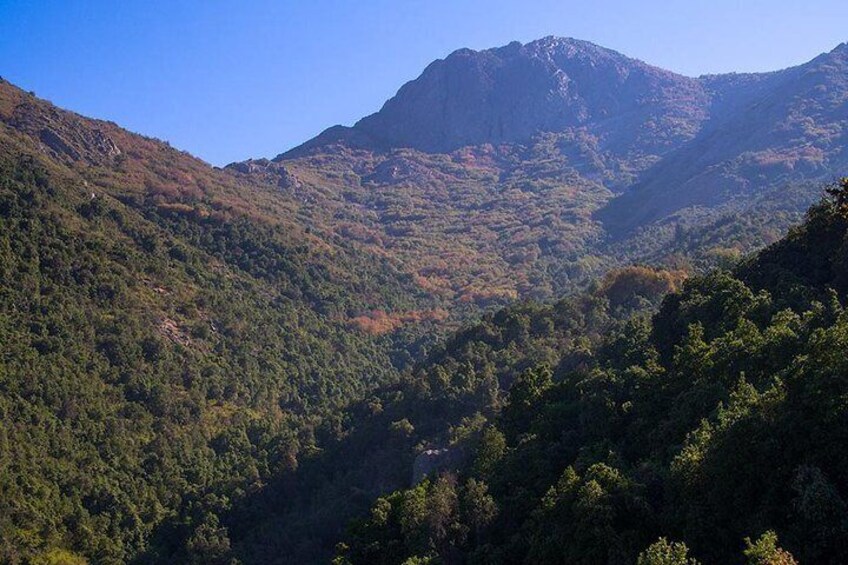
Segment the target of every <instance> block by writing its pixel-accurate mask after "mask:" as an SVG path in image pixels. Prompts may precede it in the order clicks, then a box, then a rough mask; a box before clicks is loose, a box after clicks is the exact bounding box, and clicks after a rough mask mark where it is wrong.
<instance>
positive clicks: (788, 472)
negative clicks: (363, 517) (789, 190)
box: [343, 197, 848, 564]
mask: <svg viewBox="0 0 848 565" xmlns="http://www.w3.org/2000/svg"><path fill="white" fill-rule="evenodd" d="M846 241H848V215H846V214H845V212H844V208H843V207H842V206H841V205H840V203H839V201H838V197H834V198H833V199H832V200H828V201H825V202H823V203H821V204H820V205H818V206H816V207H814V208H813V209H812V210H811V211H810V213H809V214H808V217H807V220H806V222H805V223H804V224H803V225H802V226H800V227H799V228H797V229H795V230H793V232H792V233H790V234H789V236H787V237H786V238H785V239H783V240H781V241H779V242H777V243H776V244H774V245H773V246H771V247H770V248H768V249H766V250H764V251H763V252H761V253H760V254H758V255H757V256H756V257H753V258H751V259H750V260H748V261H746V262H745V263H743V264H742V265H740V266H739V267H738V268H737V269H736V270H735V271H733V272H727V271H720V272H715V273H712V274H710V275H707V276H704V277H698V278H695V279H692V280H690V281H687V282H686V284H685V285H684V287H683V289H682V291H680V292H679V293H677V294H672V295H669V296H668V297H667V298H666V299H665V300H664V302H663V304H662V307H661V308H660V309H659V311H658V313H657V314H656V315H655V316H654V317H653V319H652V320H651V321H650V323H649V324H647V323H645V321H644V319H641V320H640V319H639V318H636V319H634V320H632V321H627V322H609V323H607V325H606V326H604V327H605V328H606V330H605V332H604V335H602V336H595V337H589V336H587V338H588V339H586V341H585V342H584V343H583V344H582V345H581V342H580V340H579V339H576V337H577V336H573V337H572V338H570V339H569V340H567V341H566V340H560V341H558V342H557V345H556V346H554V348H553V350H552V357H557V356H559V358H560V362H559V363H558V365H557V370H556V371H555V372H554V373H553V375H551V374H550V373H549V371H548V370H547V369H546V368H545V367H544V364H543V363H537V364H536V365H535V366H534V367H530V368H527V367H520V368H518V367H517V366H516V365H513V367H515V368H514V369H513V370H514V371H516V373H515V374H516V375H517V377H515V380H514V383H513V385H512V388H511V390H510V392H509V395H508V396H507V399H506V402H505V403H504V404H503V408H502V409H500V410H498V411H497V415H496V416H495V420H494V422H495V427H491V426H488V427H485V426H482V427H481V429H484V431H483V432H482V433H481V434H480V436H479V440H478V441H477V443H476V444H475V445H476V454H475V455H474V456H473V457H472V458H471V459H470V461H471V463H470V464H469V465H466V466H464V467H462V468H461V469H460V474H459V479H458V481H459V482H461V481H462V480H464V479H463V477H469V479H467V480H472V479H473V480H485V482H486V484H487V486H488V488H487V492H488V493H489V495H490V496H491V497H492V503H493V505H494V506H496V507H497V509H498V512H497V515H496V516H495V517H494V519H493V520H492V521H491V522H490V523H489V525H488V526H486V527H484V528H482V529H479V531H477V532H476V535H475V536H473V537H471V536H468V537H465V538H464V539H461V538H456V539H455V540H454V545H453V546H451V548H450V550H449V551H441V550H440V549H439V546H438V545H437V544H434V543H430V544H429V545H426V544H425V546H426V547H429V553H426V554H421V555H426V556H427V557H430V558H433V559H436V558H438V559H441V560H442V561H443V562H445V563H633V562H636V561H637V560H638V562H639V563H645V564H648V563H669V564H670V563H680V564H690V563H696V561H695V560H696V559H697V560H698V562H704V563H740V562H742V561H743V560H744V559H747V560H748V562H749V563H771V564H792V563H796V561H795V557H793V555H794V556H797V558H798V559H799V561H800V562H804V563H842V562H844V560H845V558H846V553H845V548H846V547H848V518H846V516H848V514H846V508H848V506H846V496H848V474H846V469H848V454H847V453H848V452H846V450H845V445H848V403H846V401H845V399H846V398H848V356H846V354H845V352H846V351H848V313H846V311H844V310H843V308H842V304H843V303H844V302H845V301H846V300H847V299H848V286H846V285H845V281H846V267H845V262H844V257H845V256H846V253H845V250H846V247H845V245H846V243H845V242H846ZM499 319H501V320H503V321H504V322H506V321H507V319H508V318H504V317H503V316H502V317H501V318H499ZM537 320H538V318H536V319H533V318H531V319H529V320H527V321H526V322H525V323H524V325H527V326H531V327H532V326H534V325H535V324H536V322H537ZM507 325H509V324H507ZM585 329H587V328H586V327H584V330H585ZM542 339H544V338H543V337H542V336H541V335H540V336H537V337H536V338H534V339H533V340H531V341H533V342H538V341H539V340H542ZM501 370H502V369H501ZM394 496H402V494H393V495H391V497H394ZM391 497H390V498H391ZM398 511H399V512H400V513H401V514H400V515H399V516H398V517H397V520H398V521H402V520H403V519H404V518H403V514H402V512H403V511H402V509H399V510H398ZM454 520H455V524H453V526H452V527H453V529H454V530H456V531H460V530H462V528H463V526H464V527H466V528H467V529H469V531H470V530H471V525H470V523H469V522H468V521H463V517H462V516H457V517H455V518H454ZM466 520H467V519H466ZM374 527H375V524H374V523H373V522H371V521H366V522H365V523H364V524H363V525H360V526H359V527H358V528H357V529H353V530H351V533H350V536H349V537H348V540H347V542H346V543H347V545H346V549H345V551H344V552H343V555H345V556H347V558H348V559H350V560H351V561H352V562H353V563H362V562H366V561H362V560H360V559H358V556H359V555H360V554H359V553H358V552H359V551H360V550H361V548H363V547H370V548H371V549H372V550H374V551H376V553H374V554H372V555H371V558H372V559H379V558H383V554H382V553H381V552H380V551H378V550H379V548H380V547H390V546H392V547H398V548H400V547H406V546H404V545H403V543H401V545H397V546H393V545H392V544H394V543H396V542H397V540H404V539H407V538H406V537H405V536H406V534H404V533H403V532H400V533H396V534H390V533H388V532H386V531H385V530H381V529H380V528H377V529H376V530H374V529H369V528H374ZM775 532H777V533H775ZM378 533H379V535H381V536H382V535H386V536H387V537H384V538H381V541H380V545H379V546H375V545H372V541H373V540H374V539H375V538H374V536H375V535H377V534H378ZM777 534H779V535H780V540H781V545H782V546H783V547H785V548H786V549H782V548H781V547H779V546H778V544H777ZM658 539H659V541H656V540H658ZM667 539H674V540H681V541H679V542H674V543H671V542H668V541H667ZM751 539H757V541H756V542H752V541H750V540H751ZM652 542H653V543H652ZM457 544H458V545H457ZM420 547H421V545H419V546H416V550H418V549H419V548H420ZM398 551H400V550H398ZM410 555H412V553H410V552H406V553H403V552H402V551H401V552H400V553H397V554H395V555H394V557H390V558H387V560H386V561H384V562H385V563H401V562H403V559H404V558H406V557H408V556H410ZM416 555H419V554H418V553H416Z"/></svg>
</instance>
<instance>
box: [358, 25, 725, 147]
mask: <svg viewBox="0 0 848 565" xmlns="http://www.w3.org/2000/svg"><path fill="white" fill-rule="evenodd" d="M681 102H682V103H681ZM672 103H673V104H674V105H675V109H676V111H679V112H678V113H679V115H677V116H675V120H674V122H675V124H676V126H675V127H677V126H679V125H680V124H681V123H684V124H686V123H690V122H691V123H697V122H699V121H700V120H701V119H702V118H703V115H704V108H706V107H707V105H708V99H707V96H706V94H705V90H704V88H703V86H702V85H700V83H698V81H697V80H695V79H690V78H688V77H683V76H680V75H676V74H674V73H671V72H668V71H663V70H661V69H658V68H656V67H651V66H649V65H647V64H645V63H642V62H641V61H638V60H635V59H631V58H628V57H625V56H624V55H621V54H620V53H617V52H615V51H613V50H610V49H605V48H603V47H599V46H597V45H595V44H593V43H590V42H588V41H581V40H576V39H570V38H558V37H546V38H543V39H539V40H536V41H533V42H530V43H528V44H526V45H522V44H521V43H519V42H513V43H510V44H508V45H506V46H504V47H497V48H493V49H486V50H483V51H475V50H472V49H460V50H457V51H454V52H453V53H451V54H450V55H449V56H448V57H446V58H445V59H440V60H437V61H435V62H433V63H432V64H430V65H429V66H428V67H427V68H426V69H425V70H424V72H423V73H422V74H421V76H420V77H418V78H417V79H415V80H413V81H411V82H409V83H407V84H405V85H404V86H403V87H402V88H401V89H400V90H399V91H398V93H397V95H395V96H394V97H393V98H391V99H390V100H389V101H387V102H386V104H385V105H384V106H383V108H382V109H381V110H380V111H379V112H377V113H376V114H373V115H371V116H368V117H366V118H363V119H362V120H360V121H359V122H358V123H357V124H356V125H355V126H354V129H356V130H358V131H360V132H363V133H365V134H367V135H369V136H371V137H373V138H374V139H377V140H380V141H382V142H383V143H385V144H387V145H390V146H395V147H397V146H406V147H412V148H415V149H419V150H423V151H428V152H448V151H452V150H454V149H457V148H459V147H463V146H467V145H479V144H483V143H492V144H500V143H505V142H518V143H521V142H526V141H528V140H529V139H530V138H531V137H532V136H534V135H536V134H538V133H540V132H562V131H566V130H568V129H569V128H575V127H584V126H586V127H593V126H597V125H600V124H601V122H604V121H608V120H610V119H616V118H619V119H618V120H617V121H616V132H615V135H614V136H613V137H614V138H615V140H616V142H617V144H618V145H623V147H624V149H625V150H626V149H627V147H628V145H629V144H630V143H632V141H633V139H635V138H636V137H639V135H640V132H639V128H640V125H641V124H643V123H645V122H650V121H651V118H652V116H654V115H656V117H658V118H660V114H662V113H663V112H664V108H665V107H667V106H669V105H671V104H672ZM684 129H686V128H685V127H684ZM676 135H677V134H676V132H672V133H671V134H670V135H669V134H666V133H664V134H663V136H662V137H664V138H669V139H673V138H674V137H675V136H676ZM602 141H603V140H602Z"/></svg>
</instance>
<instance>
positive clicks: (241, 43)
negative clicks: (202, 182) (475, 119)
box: [0, 0, 848, 165]
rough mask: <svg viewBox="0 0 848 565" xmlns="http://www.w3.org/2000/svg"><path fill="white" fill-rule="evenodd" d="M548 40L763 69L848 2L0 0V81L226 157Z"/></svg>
mask: <svg viewBox="0 0 848 565" xmlns="http://www.w3.org/2000/svg"><path fill="white" fill-rule="evenodd" d="M546 35H558V36H568V37H576V38H579V39H587V40H590V41H593V42H595V43H598V44H600V45H603V46H605V47H610V48H612V49H615V50H617V51H621V52H622V53H624V54H626V55H629V56H631V57H636V58H639V59H642V60H644V61H647V62H649V63H652V64H655V65H658V66H661V67H664V68H667V69H670V70H673V71H677V72H680V73H683V74H687V75H699V74H703V73H716V72H727V71H734V70H736V71H762V70H774V69H778V68H783V67H787V66H790V65H795V64H798V63H802V62H805V61H807V60H809V59H811V58H813V57H814V56H816V55H817V54H819V53H821V52H824V51H829V50H830V49H832V48H833V47H835V46H836V45H838V44H839V43H841V42H844V41H848V0H806V1H802V0H768V1H765V0H735V1H731V0H711V1H701V0H676V1H665V2H661V1H659V0H644V1H638V0H630V1H628V0H594V1H593V0H582V1H574V0H559V1H557V0H524V1H521V2H517V1H512V2H506V1H500V0H489V1H480V0H428V1H419V0H358V1H357V0H348V1H340V0H336V1H334V0H303V1H291V0H289V1H277V2H272V1H268V0H261V1H249V0H244V1H242V2H220V1H215V0H198V1H194V2H187V1H181V0H169V1H159V0H141V1H129V0H127V1H123V0H118V1H115V0H111V1H108V2H107V1H102V0H88V1H61V0H49V1H20V0H0V76H3V77H4V78H6V79H7V80H9V81H11V82H13V83H15V84H17V85H18V86H20V87H22V88H24V89H26V90H34V91H35V92H36V94H38V95H39V96H41V97H43V98H46V99H48V100H51V101H52V102H54V103H56V104H58V105H60V106H62V107H65V108H68V109H71V110H74V111H77V112H79V113H81V114H85V115H88V116H93V117H97V118H103V119H109V120H113V121H115V122H117V123H118V124H120V125H122V126H124V127H126V128H128V129H130V130H133V131H136V132H139V133H143V134H146V135H151V136H155V137H159V138H161V139H166V140H168V141H169V142H171V144H172V145H174V146H175V147H178V148H180V149H185V150H187V151H190V152H191V153H193V154H195V155H198V156H199V157H201V158H203V159H205V160H207V161H209V162H210V163H213V164H217V165H223V164H226V163H228V162H231V161H235V160H241V159H245V158H248V157H263V156H266V157H273V156H274V155H276V154H278V153H280V152H282V151H284V150H286V149H289V148H291V147H293V146H295V145H297V144H299V143H300V142H302V141H305V140H306V139H308V138H310V137H312V136H314V135H315V134H317V133H319V132H320V131H321V130H323V129H324V128H326V127H328V126H331V125H334V124H339V123H340V124H346V125H350V124H352V123H353V122H355V121H356V120H357V119H358V118H360V117H362V116H364V115H367V114H370V113H372V112H374V111H376V110H378V109H379V108H380V106H381V105H382V103H383V102H384V101H385V100H386V99H387V98H389V97H390V96H392V95H393V94H394V93H395V92H396V91H397V89H398V88H399V87H400V86H401V85H402V84H403V83H404V82H406V81H408V80H410V79H413V78H415V77H416V76H417V75H418V74H419V73H420V72H421V70H423V68H424V67H425V66H426V65H427V64H428V63H429V62H430V61H432V60H434V59H437V58H441V57H444V56H446V55H447V54H449V53H450V52H451V51H453V50H455V49H458V48H460V47H472V48H475V49H481V48H486V47H494V46H499V45H504V44H506V43H509V42H510V41H512V40H516V39H517V40H519V41H522V42H527V41H531V40H533V39H537V38H539V37H544V36H546Z"/></svg>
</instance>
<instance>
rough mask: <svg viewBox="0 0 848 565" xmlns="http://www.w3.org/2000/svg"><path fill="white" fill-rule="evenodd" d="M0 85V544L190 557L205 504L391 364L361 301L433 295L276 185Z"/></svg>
mask: <svg viewBox="0 0 848 565" xmlns="http://www.w3.org/2000/svg"><path fill="white" fill-rule="evenodd" d="M1 86H2V90H0V92H2V94H3V97H2V98H0V100H2V102H3V104H2V105H0V110H2V113H3V117H4V120H6V123H4V124H2V125H0V128H2V130H0V298H1V299H0V343H2V357H0V414H2V418H3V427H2V430H0V492H2V496H0V532H2V535H0V561H3V562H8V563H21V562H24V563H28V562H34V563H38V562H49V563H56V562H65V561H62V560H63V559H65V560H71V561H73V559H78V560H80V559H82V558H87V559H89V560H92V561H94V562H99V563H120V562H126V561H128V560H130V559H132V558H140V559H142V560H143V561H150V560H157V559H159V560H162V561H163V562H173V561H174V560H176V561H182V560H185V559H187V555H195V556H197V559H199V560H201V561H202V560H204V557H203V556H204V555H207V552H208V551H218V550H220V549H221V548H225V547H226V545H227V543H228V542H227V537H226V532H225V531H224V530H221V529H220V528H219V525H218V523H217V514H218V513H221V512H223V511H225V510H226V509H228V508H229V507H230V506H231V504H232V503H233V501H237V500H239V499H241V498H243V497H244V496H246V495H247V494H248V493H250V492H254V491H256V490H258V489H260V488H261V487H262V486H263V484H264V483H265V482H267V481H268V479H269V477H272V476H275V475H277V474H279V473H281V472H282V471H284V470H285V469H289V468H292V467H294V466H296V465H297V460H298V458H299V457H300V456H301V453H303V452H308V451H309V450H310V449H311V446H312V445H314V437H313V433H312V429H313V428H314V426H315V425H316V424H317V423H318V422H319V421H320V420H321V418H322V417H323V416H325V415H327V414H333V413H336V412H337V411H338V410H340V409H342V408H343V407H344V406H346V405H347V404H348V403H350V402H352V401H353V400H355V399H357V398H360V397H361V396H362V395H364V394H367V393H368V391H370V390H372V389H374V388H375V387H377V386H378V385H382V384H385V383H388V382H392V381H395V380H396V379H397V378H398V377H397V369H396V365H397V366H400V365H402V364H403V362H404V361H403V359H404V355H405V354H396V353H397V352H399V351H405V350H400V349H399V348H398V347H397V346H396V344H395V343H394V341H393V340H392V338H391V337H389V336H387V337H376V336H372V335H371V334H369V333H367V332H362V331H360V330H358V329H356V326H355V320H356V317H357V316H360V315H363V313H368V312H371V311H372V310H374V309H376V308H378V307H379V308H382V309H385V310H388V311H395V310H396V311H404V312H415V311H422V310H423V308H427V307H429V308H432V304H431V303H430V302H428V301H427V299H426V298H424V297H423V296H422V294H421V293H419V292H418V291H417V290H416V289H415V287H414V286H413V285H411V284H410V283H409V281H408V278H407V277H404V276H403V275H402V274H400V273H399V272H398V271H397V270H396V269H394V268H393V267H392V265H391V263H390V262H388V261H386V262H383V263H375V262H374V261H373V260H372V259H368V260H366V259H365V258H364V257H362V256H361V255H359V254H358V253H357V252H356V251H355V250H353V249H352V248H349V247H346V246H345V245H344V243H343V242H333V241H325V240H322V239H321V238H320V236H317V235H315V234H312V233H310V230H309V229H308V227H307V228H306V229H304V227H302V226H300V225H299V224H298V222H297V221H296V219H295V212H294V210H292V207H291V205H290V204H287V203H286V201H285V200H283V199H280V198H278V196H277V195H276V194H275V192H276V190H277V189H276V187H264V186H262V185H249V184H243V185H238V184H237V183H235V181H233V180H232V179H231V178H230V177H229V175H227V174H226V173H221V172H218V171H215V170H213V169H211V168H210V167H208V166H206V165H205V164H203V163H201V162H199V161H197V160H195V159H193V158H191V157H189V156H187V155H184V154H182V153H179V152H177V151H175V150H173V149H170V148H169V147H167V146H166V145H165V144H163V143H161V142H156V141H154V140H148V139H144V138H140V137H137V136H132V135H130V134H127V133H126V132H123V131H121V130H119V129H118V128H117V127H115V126H114V125H111V124H106V123H103V122H91V121H86V120H84V119H82V118H79V117H77V116H74V115H72V114H67V113H64V112H61V111H57V110H55V109H54V108H52V107H51V106H49V105H48V104H46V103H44V102H41V101H38V100H37V99H35V98H33V97H32V96H30V95H27V94H24V93H22V92H20V91H17V90H16V89H13V88H11V87H9V86H8V85H1ZM9 124H12V126H14V127H11V126H10V125H9ZM266 203H267V205H266ZM427 323H432V322H427V321H426V319H422V320H421V321H420V322H419V325H421V326H422V327H425V326H426V324H427ZM209 548H211V549H209ZM72 556H77V557H72Z"/></svg>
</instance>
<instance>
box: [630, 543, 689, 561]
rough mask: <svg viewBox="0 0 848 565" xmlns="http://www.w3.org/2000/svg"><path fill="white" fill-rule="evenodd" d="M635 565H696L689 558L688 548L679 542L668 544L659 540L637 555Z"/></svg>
mask: <svg viewBox="0 0 848 565" xmlns="http://www.w3.org/2000/svg"><path fill="white" fill-rule="evenodd" d="M636 563H637V565H698V561H697V560H696V559H692V558H690V557H689V548H688V547H686V544H685V543H682V542H679V541H673V542H669V541H668V540H667V539H665V538H660V539H659V540H657V541H656V542H654V543H652V544H651V545H650V546H648V549H646V550H645V551H643V552H642V553H640V554H639V558H638V559H637V560H636Z"/></svg>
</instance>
